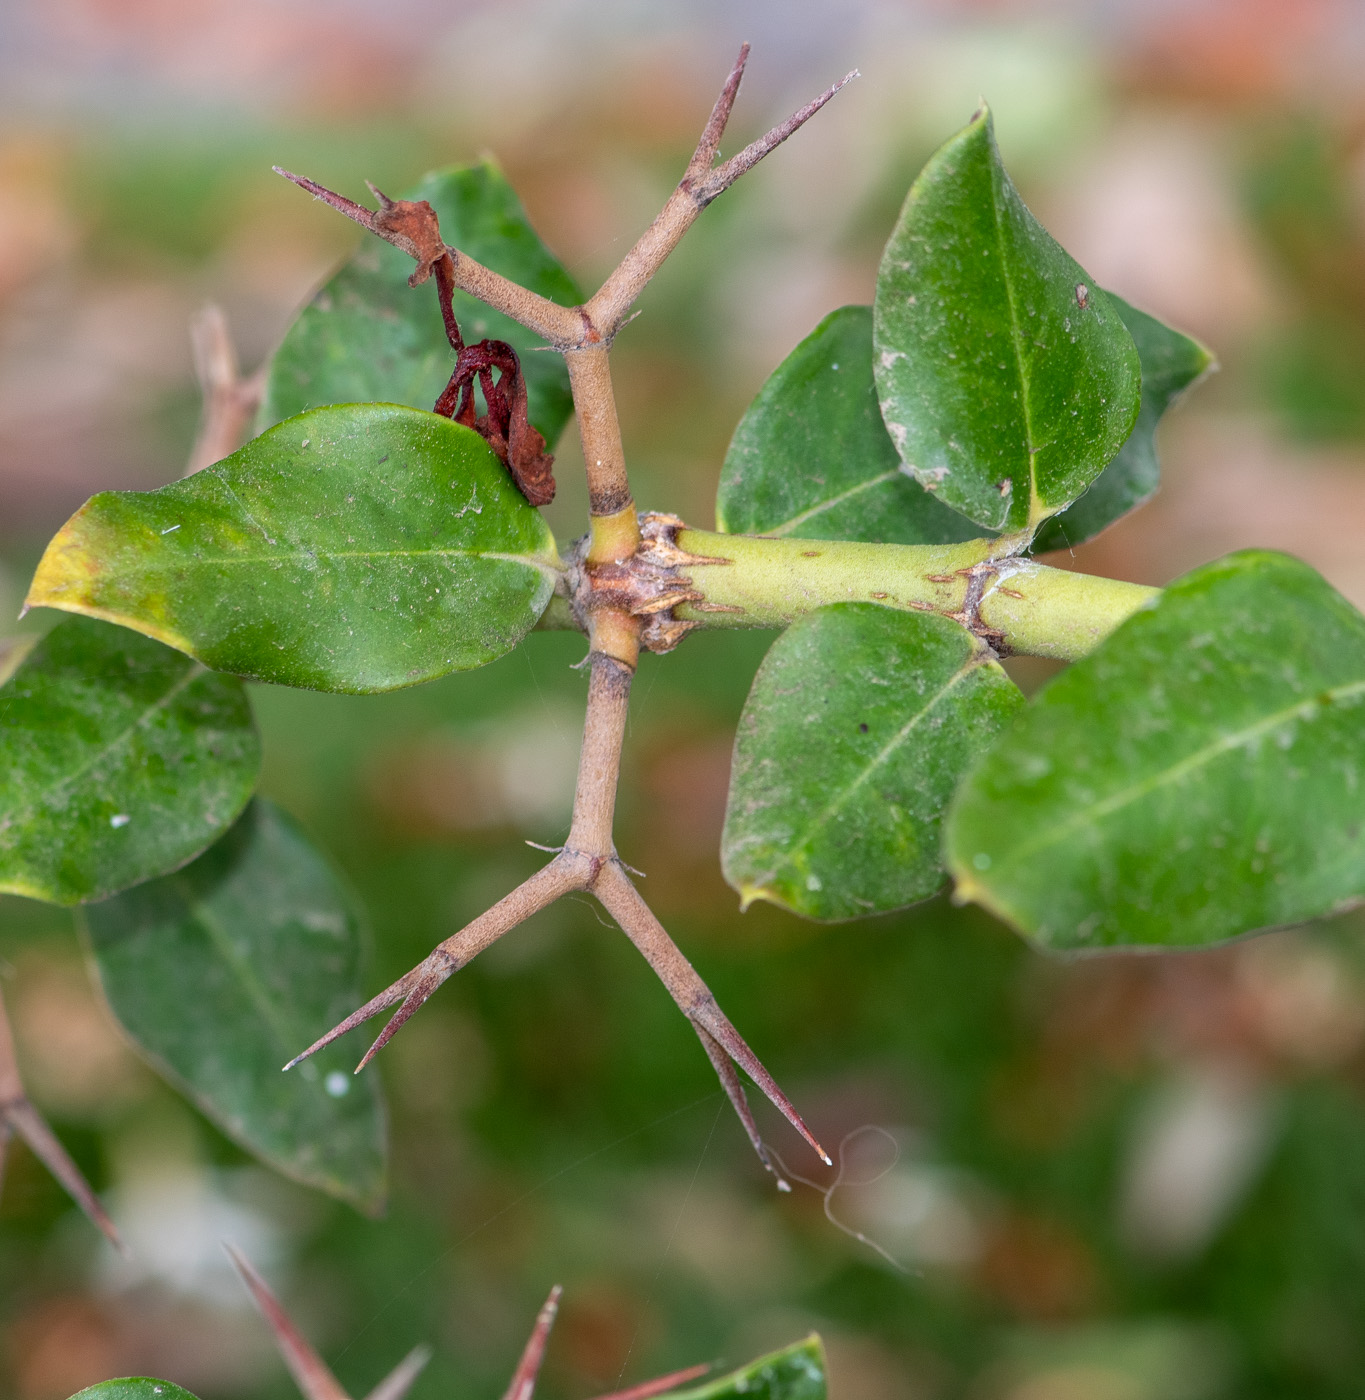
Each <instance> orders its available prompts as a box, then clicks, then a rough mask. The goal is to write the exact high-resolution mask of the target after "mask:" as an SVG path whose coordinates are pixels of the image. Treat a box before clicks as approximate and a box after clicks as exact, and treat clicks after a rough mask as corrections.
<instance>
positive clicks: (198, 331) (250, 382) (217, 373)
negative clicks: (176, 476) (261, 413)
mask: <svg viewBox="0 0 1365 1400" xmlns="http://www.w3.org/2000/svg"><path fill="white" fill-rule="evenodd" d="M190 344H191V346H192V347H193V350H194V368H195V372H196V374H197V375H198V376H199V387H200V390H201V392H202V394H203V405H204V406H203V416H202V418H201V419H200V423H199V436H198V437H197V438H195V441H194V448H193V450H192V451H191V452H190V460H189V463H188V465H187V466H186V467H185V475H186V476H193V475H194V474H195V472H198V471H203V469H204V468H205V467H211V466H212V465H213V464H214V463H215V462H221V461H222V460H223V458H224V457H230V456H232V454H233V453H234V452H236V450H237V449H238V448H239V447H240V446H241V445H242V443H243V442H244V441H245V440H246V436H247V434H248V432H249V431H250V428H251V420H252V419H253V418H254V417H255V416H256V410H257V409H258V408H260V406H261V396H262V394H263V393H264V392H265V366H262V367H261V368H260V369H258V370H257V371H256V373H255V374H252V375H248V376H247V377H246V378H245V379H243V378H242V375H241V370H240V367H239V365H238V363H237V349H236V347H235V346H234V345H233V343H232V336H231V335H230V334H229V332H228V324H227V317H226V316H224V315H223V310H222V307H220V306H214V305H213V304H212V303H210V304H209V305H208V306H206V307H204V309H203V310H202V311H200V313H199V314H198V315H197V316H196V317H195V318H194V319H193V320H192V321H191V322H190Z"/></svg>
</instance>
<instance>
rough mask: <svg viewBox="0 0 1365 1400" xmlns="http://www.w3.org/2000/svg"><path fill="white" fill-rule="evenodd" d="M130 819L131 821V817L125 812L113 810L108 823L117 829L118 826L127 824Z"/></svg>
mask: <svg viewBox="0 0 1365 1400" xmlns="http://www.w3.org/2000/svg"><path fill="white" fill-rule="evenodd" d="M130 821H132V817H130V816H129V815H128V813H127V812H115V813H114V815H113V816H112V817H110V818H109V825H110V826H112V827H113V828H114V830H115V831H117V830H118V829H119V827H121V826H127V825H128V823H129V822H130Z"/></svg>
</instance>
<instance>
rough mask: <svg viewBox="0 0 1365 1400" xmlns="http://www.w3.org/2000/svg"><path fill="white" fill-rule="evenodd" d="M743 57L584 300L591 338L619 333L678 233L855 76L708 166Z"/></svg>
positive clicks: (853, 74)
mask: <svg viewBox="0 0 1365 1400" xmlns="http://www.w3.org/2000/svg"><path fill="white" fill-rule="evenodd" d="M748 58H749V46H748V44H745V45H744V46H743V47H742V48H741V49H740V51H739V58H738V59H737V60H736V62H735V66H734V68H733V69H732V70H731V73H730V76H729V77H728V78H727V79H726V81H725V86H724V87H723V88H722V89H721V93H720V96H719V97H718V98H717V99H716V105H715V107H714V108H713V109H712V111H711V116H710V119H709V120H708V121H707V123H706V129H705V130H704V131H703V132H702V134H701V140H700V141H698V143H697V149H696V151H695V152H694V154H693V156H692V159H691V160H690V161H689V162H688V164H687V170H686V172H685V173H684V175H683V177H682V179H681V180H680V181H679V182H678V186H677V188H676V189H675V190H674V191H673V193H672V194H671V195H669V197H668V200H667V202H666V203H665V204H664V207H663V208H662V209H661V210H660V211H659V214H658V217H657V218H655V220H654V222H653V223H652V224H651V225H650V226H649V228H648V229H646V230H645V232H644V233H643V234H642V235H641V236H640V239H639V241H638V242H637V243H636V244H635V246H634V247H633V248H632V249H631V250H630V252H628V253H627V254H626V256H625V257H624V258H622V259H621V262H620V264H619V265H618V266H617V268H616V270H615V271H614V272H613V273H612V274H611V276H610V277H608V278H607V280H606V281H605V282H603V284H602V285H601V287H600V288H598V290H597V292H596V293H595V294H594V295H593V296H592V297H591V298H590V299H589V301H588V303H587V305H586V307H585V308H584V309H585V311H586V312H587V316H588V320H589V322H590V323H591V325H592V327H593V329H594V331H595V332H596V335H597V336H598V337H600V338H601V339H602V340H605V341H610V340H611V339H612V337H613V336H615V334H616V333H617V331H619V330H620V329H621V325H622V323H623V322H624V321H625V318H626V316H627V314H628V313H629V311H630V308H631V306H632V305H634V303H635V300H636V298H637V297H638V296H639V295H640V293H641V292H642V291H644V289H645V287H646V285H647V284H648V283H649V280H650V279H651V278H652V277H653V276H654V274H655V273H656V272H657V271H658V270H659V268H660V267H661V266H662V265H663V263H664V260H665V259H666V258H667V257H668V255H669V254H670V253H671V252H672V251H673V250H674V248H676V247H677V246H678V244H679V243H680V242H681V241H682V237H683V235H684V234H685V233H686V232H687V230H688V229H689V228H691V227H692V225H693V224H694V223H695V222H696V220H697V216H698V215H699V214H700V213H701V211H702V210H703V209H705V208H706V206H707V205H708V204H710V203H711V201H712V200H713V199H715V198H716V197H717V196H718V195H720V194H723V193H724V192H725V191H726V190H727V189H729V188H730V186H731V185H733V184H734V182H735V181H736V180H738V179H739V177H740V176H741V175H743V174H744V173H745V172H746V171H748V170H752V169H753V167H754V166H755V165H757V164H758V162H759V161H760V160H762V159H763V157H764V156H766V155H767V154H768V153H769V152H770V151H772V150H774V149H775V148H776V147H777V146H779V145H781V143H782V142H783V141H785V140H786V139H787V137H789V136H790V135H791V134H792V133H793V132H794V131H796V130H797V128H798V127H801V126H803V125H804V124H805V123H806V122H808V121H809V120H810V119H811V118H812V117H813V116H814V115H815V114H816V112H818V111H819V110H820V108H821V107H823V106H824V105H825V103H826V102H828V101H829V100H830V98H831V97H833V96H834V94H835V93H836V92H838V91H839V89H840V88H841V87H843V86H844V84H845V83H847V82H849V81H850V80H851V79H853V78H856V77H857V76H858V70H857V69H856V68H855V69H854V70H853V71H852V72H851V73H849V74H847V75H846V76H844V77H843V78H841V79H840V80H839V81H838V82H837V83H835V84H834V85H833V86H832V87H829V88H826V90H825V91H824V92H822V93H821V94H820V96H819V97H817V98H815V99H814V100H813V101H811V102H808V103H807V104H806V105H805V106H804V107H802V108H801V109H800V110H799V111H797V112H793V113H792V115H791V116H790V117H788V118H787V120H786V121H784V122H780V123H779V124H778V125H777V126H775V127H773V129H772V130H771V131H769V132H767V133H766V134H765V135H763V136H760V137H759V139H758V140H757V141H754V142H751V143H750V144H749V145H748V146H746V147H745V148H744V149H743V150H742V151H741V152H740V153H739V154H738V155H736V156H732V157H731V158H730V159H729V160H727V161H726V162H725V163H724V164H723V165H719V166H714V167H713V164H712V162H713V161H714V160H715V158H716V154H717V152H718V150H719V148H720V141H721V137H722V136H723V135H724V133H725V126H726V123H727V122H728V121H729V118H730V110H731V108H732V107H733V106H734V102H735V95H736V94H737V93H738V91H739V84H740V79H741V78H742V77H743V76H744V65H745V64H746V63H747V61H748Z"/></svg>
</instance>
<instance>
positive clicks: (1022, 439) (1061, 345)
mask: <svg viewBox="0 0 1365 1400" xmlns="http://www.w3.org/2000/svg"><path fill="white" fill-rule="evenodd" d="M873 337H874V343H875V347H876V359H875V361H874V367H875V372H876V379H877V392H878V393H879V395H880V396H881V404H882V415H883V417H884V418H885V420H886V426H887V429H888V431H889V432H890V434H891V437H892V439H893V440H894V442H895V443H896V447H897V449H898V450H899V452H900V455H901V457H902V459H903V460H904V461H905V462H906V464H907V465H908V466H909V467H910V468H911V470H912V471H913V472H914V474H915V475H916V477H918V478H919V480H920V481H921V482H922V483H923V484H924V485H925V486H926V487H927V488H928V489H930V490H932V491H936V492H937V493H938V496H939V499H940V500H942V501H944V502H946V503H947V504H948V505H950V506H952V507H953V509H954V510H959V511H961V512H962V514H963V515H965V516H967V517H968V518H969V519H971V520H975V521H976V522H977V523H978V524H979V525H984V526H985V527H986V528H987V529H991V530H1024V529H1027V528H1029V527H1031V526H1034V525H1036V524H1038V522H1039V521H1041V520H1043V519H1045V518H1046V517H1047V516H1049V515H1052V514H1054V513H1055V512H1057V511H1059V510H1062V509H1063V508H1064V507H1066V506H1068V505H1069V504H1070V503H1071V502H1072V501H1074V500H1075V499H1076V498H1077V497H1078V496H1079V495H1080V494H1081V492H1083V491H1084V490H1085V488H1086V487H1087V486H1089V485H1090V483H1091V482H1092V481H1094V479H1095V478H1096V477H1097V476H1098V475H1099V474H1100V472H1101V471H1102V470H1103V468H1104V467H1105V466H1106V465H1107V464H1108V463H1109V462H1110V461H1111V460H1112V459H1113V458H1114V456H1115V455H1116V454H1117V453H1118V450H1119V448H1120V447H1122V446H1123V444H1124V442H1125V440H1126V439H1127V437H1128V434H1129V433H1130V432H1131V431H1132V429H1133V423H1134V421H1135V419H1136V418H1137V412H1138V399H1139V385H1140V378H1141V375H1140V370H1139V367H1138V355H1137V350H1136V349H1135V348H1134V346H1133V338H1132V336H1131V335H1129V333H1128V331H1127V330H1126V329H1125V327H1124V324H1123V321H1122V320H1121V319H1120V317H1119V314H1118V311H1117V310H1116V309H1115V307H1114V306H1113V304H1112V303H1111V302H1110V300H1109V298H1108V297H1107V296H1106V295H1105V294H1104V293H1103V292H1102V291H1100V290H1099V288H1098V287H1096V286H1095V284H1094V282H1093V281H1092V280H1091V278H1090V276H1089V275H1088V274H1087V273H1086V272H1085V271H1084V269H1082V268H1081V267H1080V266H1079V264H1077V263H1076V262H1074V261H1072V259H1071V258H1070V257H1069V256H1068V255H1067V254H1066V253H1065V252H1064V251H1063V250H1062V248H1061V247H1060V246H1059V245H1058V244H1057V243H1056V242H1054V241H1053V239H1052V238H1051V237H1050V236H1049V235H1048V233H1047V231H1046V230H1045V229H1044V228H1043V227H1042V225H1041V224H1039V223H1038V221H1037V220H1036V219H1035V218H1034V217H1033V215H1032V214H1030V213H1029V211H1028V210H1027V209H1026V208H1025V207H1024V203H1023V201H1022V200H1021V199H1020V198H1019V193H1018V191H1017V190H1016V189H1015V188H1014V185H1013V184H1012V183H1011V182H1010V178H1009V176H1008V175H1007V174H1006V173H1005V168H1004V166H1003V165H1002V164H1001V163H1000V153H999V151H998V150H997V149H996V145H995V135H994V132H993V130H992V126H991V116H990V112H989V111H988V110H987V109H986V108H985V107H983V108H982V109H981V111H980V112H979V113H978V114H977V115H976V116H975V117H974V118H973V119H972V121H971V123H970V124H969V125H968V126H966V127H965V128H964V129H963V130H962V131H960V132H959V133H958V134H957V135H956V136H954V137H953V138H952V140H950V141H948V142H947V143H946V144H945V145H943V146H941V147H940V148H939V150H938V151H937V152H936V153H935V154H934V155H933V156H932V157H931V158H930V160H929V163H928V164H927V165H926V166H925V167H924V169H923V170H922V171H921V172H920V175H919V178H918V179H917V180H916V181H915V183H914V184H913V185H912V186H911V189H910V193H909V195H908V196H907V197H906V201H905V207H904V208H903V209H902V210H901V215H900V219H899V221H898V222H897V224H896V227H895V230H894V232H893V233H892V234H891V241H890V242H889V243H888V244H887V245H886V252H885V253H884V254H883V256H882V264H881V270H880V272H879V273H878V275H877V299H876V304H875V306H874V308H873Z"/></svg>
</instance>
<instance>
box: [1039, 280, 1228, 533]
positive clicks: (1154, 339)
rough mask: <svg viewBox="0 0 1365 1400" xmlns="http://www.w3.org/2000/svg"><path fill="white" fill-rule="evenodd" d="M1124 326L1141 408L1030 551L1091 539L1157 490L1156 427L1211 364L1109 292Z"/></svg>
mask: <svg viewBox="0 0 1365 1400" xmlns="http://www.w3.org/2000/svg"><path fill="white" fill-rule="evenodd" d="M1107 295H1108V297H1109V300H1110V301H1111V302H1112V303H1113V304H1114V307H1115V308H1116V309H1117V311H1118V313H1119V315H1120V316H1122V317H1123V324H1124V325H1125V326H1127V327H1128V332H1129V334H1130V335H1131V336H1132V337H1133V343H1134V344H1135V345H1136V346H1137V351H1138V359H1139V360H1140V361H1141V363H1142V407H1141V408H1140V409H1139V410H1138V417H1137V423H1136V425H1135V426H1134V428H1133V431H1132V433H1131V435H1130V436H1129V438H1128V441H1127V442H1125V443H1124V444H1123V447H1122V448H1121V449H1120V450H1119V455H1118V456H1117V457H1115V458H1114V460H1113V461H1112V462H1110V463H1109V465H1108V466H1107V467H1105V469H1104V470H1103V471H1102V472H1101V473H1100V474H1099V476H1097V477H1096V478H1095V481H1094V483H1093V484H1092V485H1091V487H1090V489H1089V490H1088V491H1086V493H1085V495H1084V496H1082V497H1081V498H1080V500H1078V501H1076V502H1075V503H1074V504H1073V505H1071V506H1068V507H1067V509H1066V511H1065V512H1064V513H1062V514H1059V515H1054V516H1053V517H1052V518H1051V519H1050V520H1046V521H1044V522H1043V524H1042V526H1041V528H1040V529H1039V531H1038V533H1037V534H1036V535H1035V536H1034V538H1033V549H1034V552H1035V553H1039V552H1041V551H1043V550H1048V549H1066V548H1067V547H1068V546H1069V545H1076V544H1081V543H1082V542H1083V541H1085V540H1088V539H1093V538H1094V536H1096V535H1098V534H1099V532H1100V531H1101V530H1103V529H1104V528H1105V527H1106V526H1108V525H1112V524H1113V523H1114V521H1116V520H1117V519H1119V517H1120V516H1124V515H1127V514H1128V512H1129V511H1130V510H1132V509H1133V508H1134V507H1135V506H1140V505H1141V504H1142V503H1143V501H1145V500H1146V499H1147V498H1148V497H1149V496H1150V495H1151V494H1152V492H1154V491H1155V490H1156V488H1157V484H1158V482H1159V481H1160V479H1161V463H1160V461H1159V460H1158V459H1157V453H1156V429H1157V424H1158V423H1160V421H1161V418H1162V415H1163V414H1164V413H1165V412H1166V410H1167V409H1168V408H1169V407H1170V406H1171V403H1172V401H1173V400H1174V399H1175V398H1177V397H1178V396H1179V395H1180V394H1181V393H1182V392H1183V391H1184V390H1185V389H1188V388H1189V387H1190V386H1191V385H1192V384H1193V383H1194V382H1195V381H1196V380H1197V379H1199V378H1200V376H1201V375H1203V374H1205V373H1207V371H1208V370H1209V369H1210V367H1211V366H1212V365H1213V354H1212V352H1211V351H1210V350H1209V349H1208V347H1207V346H1204V345H1201V344H1200V343H1199V342H1198V341H1197V340H1194V339H1193V338H1191V337H1190V336H1188V335H1182V334H1181V333H1180V332H1179V331H1177V330H1172V328H1171V327H1170V326H1168V325H1166V324H1164V323H1163V322H1161V321H1158V320H1157V318H1156V317H1155V316H1149V315H1148V314H1147V313H1146V312H1145V311H1139V310H1138V309H1137V307H1135V306H1129V304H1128V303H1127V302H1126V301H1124V299H1123V298H1122V297H1120V296H1115V295H1114V293H1113V292H1109V293H1107Z"/></svg>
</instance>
